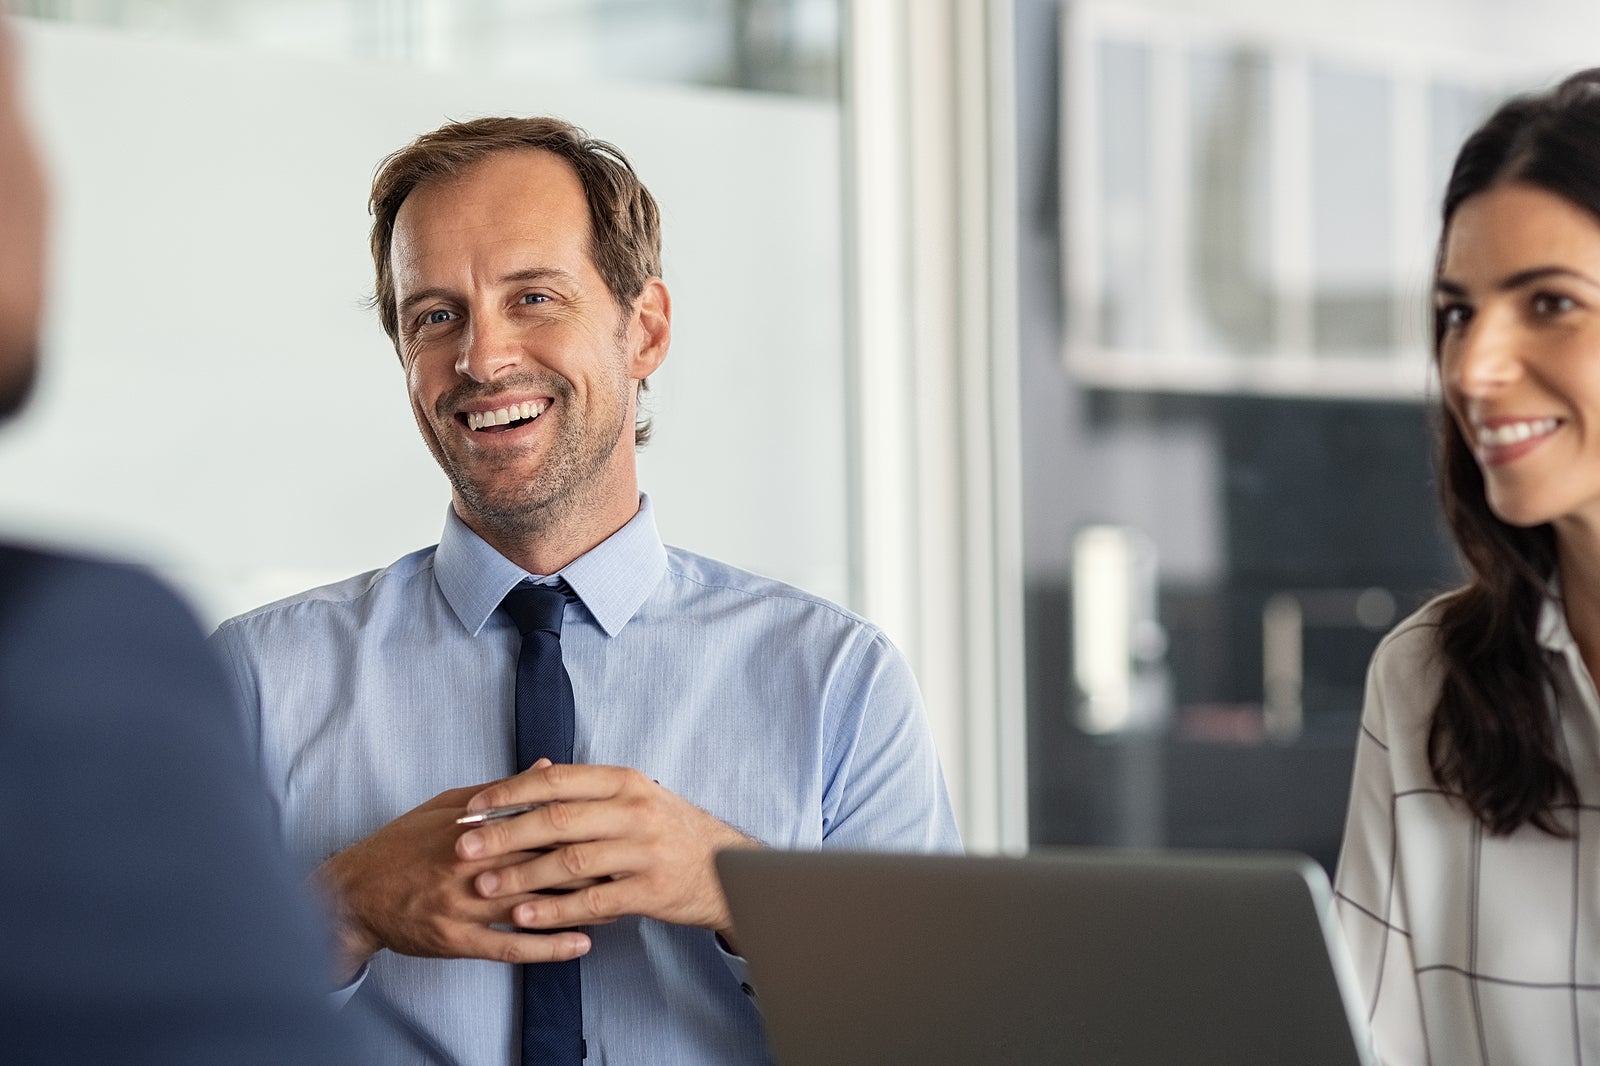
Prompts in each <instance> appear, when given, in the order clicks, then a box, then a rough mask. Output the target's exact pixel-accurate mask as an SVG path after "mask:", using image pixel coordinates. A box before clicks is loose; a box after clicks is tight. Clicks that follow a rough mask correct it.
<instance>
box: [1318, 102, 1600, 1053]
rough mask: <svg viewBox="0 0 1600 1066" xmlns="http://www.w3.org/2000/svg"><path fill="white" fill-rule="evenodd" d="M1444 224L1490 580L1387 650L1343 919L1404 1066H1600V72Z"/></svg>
mask: <svg viewBox="0 0 1600 1066" xmlns="http://www.w3.org/2000/svg"><path fill="white" fill-rule="evenodd" d="M1443 214H1444V218H1443V222H1444V226H1443V232H1442V235H1441V238H1440V245H1439V253H1438V260H1437V268H1436V272H1435V278H1434V294H1435V306H1434V354H1435V358H1436V360H1437V364H1438V370H1439V381H1440V389H1441V398H1440V399H1441V403H1440V410H1439V420H1438V431H1439V442H1440V471H1439V479H1440V491H1441V494H1442V497H1443V503H1444V510H1445V516H1446V518H1447V519H1448V521H1449V524H1450V528H1451V531H1452V533H1453V534H1454V537H1455V540H1456V544H1457V546H1458V547H1459V549H1460V551H1461V555H1462V558H1463V559H1464V561H1465V563H1466V566H1467V569H1468V574H1469V581H1468V584H1467V585H1466V586H1465V587H1464V588H1461V589H1458V590H1456V591H1455V592H1452V593H1449V594H1448V595H1445V596H1442V597H1440V598H1439V599H1437V600H1435V601H1433V602H1432V603H1430V604H1428V605H1427V606H1426V607H1424V608H1423V609H1422V610H1421V611H1420V612H1418V613H1417V614H1416V615H1414V616H1413V617H1411V618H1409V619H1407V620H1406V621H1404V622H1402V623H1401V624H1400V625H1399V627H1398V628H1396V629H1395V630H1394V632H1392V633H1390V634H1389V635H1388V636H1387V637H1386V638H1385V639H1384V641H1383V643H1382V644H1380V645H1379V647H1378V650H1377V652H1376V653H1375V655H1374V657H1373V662H1372V667H1371V671H1370V673H1369V675H1368V681H1367V697H1366V706H1365V708H1364V710H1363V714H1362V726H1361V735H1360V740H1359V745H1358V747H1357V752H1356V766H1355V780H1354V784H1353V788H1352V794H1351V799H1350V813H1349V820H1348V823H1347V827H1346V832H1345V841H1344V847H1343V852H1342V854H1341V857H1340V861H1339V870H1338V876H1337V879H1336V890H1337V897H1338V912H1339V917H1340V921H1341V923H1342V925H1343V927H1344V930H1345V934H1346V938H1347V940H1348V942H1349V944H1350V947H1351V949H1352V955H1353V957H1354V961H1355V963H1356V968H1357V971H1358V973H1359V975H1360V978H1361V980H1362V983H1363V987H1364V992H1365V995H1366V997H1367V1006H1368V1010H1369V1012H1370V1016H1371V1020H1372V1023H1373V1028H1374V1033H1375V1036H1376V1039H1377V1044H1378V1052H1379V1055H1380V1057H1381V1058H1382V1059H1383V1060H1384V1061H1385V1062H1387V1063H1390V1064H1391V1066H1392V1064H1397V1063H1428V1062H1432V1063H1436V1064H1444V1063H1449V1064H1452V1066H1454V1064H1458V1063H1489V1062H1505V1063H1539V1064H1541V1066H1564V1064H1573V1066H1576V1064H1577V1063H1581V1062H1589V1063H1594V1062H1600V861H1597V854H1600V853H1597V852H1596V840H1597V839H1600V836H1597V834H1600V703H1597V701H1596V696H1595V678H1596V677H1600V70H1591V71H1586V72H1583V73H1581V74H1577V75H1574V76H1573V77H1571V78H1569V79H1567V80H1566V81H1565V82H1563V83H1562V84H1561V85H1560V86H1558V87H1557V88H1555V89H1553V90H1551V91H1549V92H1545V93H1541V94H1538V95H1529V96H1522V97H1518V98H1515V99H1512V100H1510V101H1508V102H1507V103H1505V104H1504V105H1502V106H1501V107H1500V109H1499V110H1497V111H1496V112H1495V113H1494V114H1493V115H1492V116H1491V117H1490V118H1489V119H1488V120H1487V121H1486V122H1485V123H1484V124H1483V125H1482V126H1481V127H1480V128H1479V129H1478V130H1477V132H1475V133H1473V134H1472V136H1471V137H1469V138H1468V139H1467V141H1466V143H1465V145H1464V146H1463V147H1462V149H1461V152H1460V155H1459V156H1458V157H1457V159H1456V164H1455V168H1454V171H1453V172H1452V174H1451V177H1450V182H1449V186H1448V187H1447V189H1446V191H1445V196H1444V212H1443Z"/></svg>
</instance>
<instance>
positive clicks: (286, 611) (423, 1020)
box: [212, 496, 960, 1066]
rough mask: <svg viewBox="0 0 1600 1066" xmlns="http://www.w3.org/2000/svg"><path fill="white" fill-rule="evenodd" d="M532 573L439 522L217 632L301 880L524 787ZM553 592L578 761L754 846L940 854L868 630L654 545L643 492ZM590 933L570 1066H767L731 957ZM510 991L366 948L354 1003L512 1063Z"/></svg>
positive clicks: (674, 933) (452, 1046)
mask: <svg viewBox="0 0 1600 1066" xmlns="http://www.w3.org/2000/svg"><path fill="white" fill-rule="evenodd" d="M530 576H534V577H538V575H528V574H526V573H525V572H524V571H522V570H521V569H519V568H518V567H517V566H516V565H515V564H514V563H512V562H510V561H509V560H507V559H506V558H505V557H503V556H501V555H500V554H499V553H498V552H496V551H495V550H494V549H493V548H491V547H490V546H489V545H488V544H486V543H485V542H484V541H483V540H482V539H480V538H479V537H478V536H477V535H476V534H474V533H473V532H472V531H471V530H470V529H468V528H467V527H466V525H465V524H464V523H462V522H461V520H460V519H459V518H458V517H456V515H455V514H454V512H451V513H450V514H449V515H448V516H447V518H446V521H445V528H444V533H443V535H442V536H441V537H440V540H439V544H438V546H437V547H435V548H427V549H424V550H422V551H418V552H414V553H412V554H410V555H407V556H405V557H404V558H402V559H400V560H398V561H397V562H395V563H394V564H393V565H392V566H389V567H387V568H386V569H383V570H378V571H373V572H371V573H367V574H362V575H360V576H358V577H354V578H350V579H348V580H346V581H342V582H339V583H338V584H334V585H327V586H324V587H322V588H319V589H313V590H311V591H309V592H305V593H302V594H300V595H298V596H294V597H291V598H289V599H286V600H281V601H279V602H277V603H273V604H269V605H267V606H265V607H261V608H258V609H257V610H254V611H251V612H249V613H248V614H244V615H241V616H239V617H237V618H234V619H231V620H229V621H227V622H224V623H223V624H222V626H221V627H220V628H219V629H218V630H217V632H216V634H215V635H214V637H213V638H212V640H213V643H214V645H215V646H216V647H217V649H218V650H219V652H220V653H221V655H222V657H223V660H224V662H225V663H226V664H227V666H228V667H229V668H231V676H232V678H233V679H234V681H235V682H236V683H237V686H238V690H239V695H240V698H241V701H242V704H243V706H244V707H245V708H246V710H247V715H246V717H247V727H248V729H249V730H250V731H251V734H252V739H253V740H254V743H255V744H256V747H257V750H258V752H259V757H260V760H261V763H262V767H263V769H264V771H265V774H266V776H267V779H268V782H269V784H270V785H271V787H272V789H273V790H274V792H275V794H276V797H277V800H278V803H279V805H280V809H281V813H282V818H283V822H284V827H285V832H286V835H287V838H288V841H289V844H290V847H291V849H292V851H293V852H294V854H295V856H296V857H297V859H298V860H299V861H300V862H301V863H303V865H304V866H305V868H306V869H307V870H308V871H309V870H310V869H311V868H313V867H315V866H316V865H317V864H318V863H320V862H321V861H322V860H323V859H324V858H326V857H327V856H328V855H330V854H332V853H333V852H335V851H338V850H340V849H342V848H344V847H346V846H348V845H349V844H351V843H353V842H355V841H357V840H359V839H361V838H363V837H365V836H367V835H368V834H370V833H372V832H373V831H374V830H376V829H377V828H378V827H379V826H381V825H383V824H384V823H385V822H388V821H389V820H391V819H393V818H395V817H396V816H398V815H400V814H402V813H404V812H405V811H407V810H410V809H411V808H412V807H415V806H416V805H417V804H419V803H422V802H424V801H425V800H427V799H429V798H431V797H432V796H434V795H437V794H438V793H440V792H442V791H444V790H446V789H450V788H456V787H459V786H463V785H473V784H478V783H482V782H488V781H491V780H494V779H497V778H501V777H505V776H507V775H509V774H511V773H513V772H515V771H516V770H518V769H519V767H517V766H515V765H513V762H514V755H513V753H514V736H513V733H514V728H515V725H514V714H513V706H514V702H515V687H516V661H517V650H518V646H519V639H518V635H517V631H516V629H515V627H513V626H512V624H511V622H510V620H509V619H508V618H507V617H506V616H505V614H504V613H503V612H500V611H498V610H497V607H498V606H499V603H500V600H501V599H502V598H503V597H504V596H505V594H506V593H507V592H508V591H510V589H511V588H512V587H513V586H515V585H516V584H517V583H518V582H520V581H522V580H524V579H525V578H527V577H530ZM560 576H562V577H563V578H565V579H566V581H567V583H568V584H569V585H570V586H571V587H572V589H573V591H574V592H576V594H577V596H578V598H579V600H580V601H581V602H579V603H575V604H569V605H568V606H567V610H566V617H565V621H564V623H563V630H562V638H561V643H562V654H563V659H564V661H565V663H566V666H567V670H568V672H569V673H570V674H571V676H572V688H573V693H574V697H575V699H576V703H577V720H576V726H577V740H576V751H575V760H576V761H577V762H581V763H594V764H609V765H618V766H630V767H634V768H636V769H639V770H641V771H643V772H644V773H645V774H646V775H648V776H650V777H652V778H655V779H657V780H659V781H660V782H661V783H662V784H663V785H664V786H666V787H667V788H670V789H672V790H673V791H674V792H676V793H678V794H679V795H680V796H683V797H684V798H686V799H688V800H689V801H690V802H691V803H694V804H695V805H697V806H699V807H701V808H702V809H704V810H706V811H709V812H710V813H711V814H713V815H715V816H716V817H718V818H720V819H722V820H723V821H725V822H727V823H728V824H730V825H732V826H735V827H737V828H738V829H740V830H742V831H744V832H745V833H747V834H749V835H750V836H753V837H755V838H756V839H758V840H760V841H762V842H763V843H765V844H768V845H771V846H774V847H782V848H823V847H826V848H844V849H857V850H861V849H875V850H903V851H930V850H957V849H959V847H960V842H959V839H958V837H957V833H956V828H955V821H954V818H953V816H952V813H951V809H950V803H949V799H948V797H947V795H946V792H945V786H944V779H943V776H942V774H941V771H940V768H939V761H938V756H937V754H936V753H935V751H934V746H933V739H932V735H931V733H930V731H929V728H928V724H927V720H926V716H925V714H924V712H923V709H922V702H921V697H920V695H919V694H918V691H917V687H916V682H915V680H914V679H913V678H912V676H911V672H910V670H909V668H908V667H907V665H906V663H905V660H904V659H903V658H902V657H901V656H900V654H899V653H898V652H897V651H896V650H895V648H894V647H893V646H892V645H891V644H890V643H889V641H888V639H887V638H886V637H885V636H884V635H883V633H882V632H881V631H879V630H878V629H877V628H875V627H874V626H872V625H871V624H869V623H867V622H865V621H863V620H862V619H861V618H859V617H857V616H856V615H853V614H851V613H850V612H848V611H845V610H843V609H842V608H840V607H837V606H835V605H834V604H831V603H828V602H827V601H825V600H822V599H819V598H817V597H815V596H811V595H808V594H807V593H804V592H801V591H799V590H797V589H794V588H792V587H790V586H787V585H784V584H781V583H779V582H776V581H771V580H768V579H765V578H761V577H757V576H755V575H753V574H750V573H747V572H745V571H742V570H738V569H735V568H733V567H730V566H726V565H723V564H721V563H718V562H714V561H712V560H710V559H706V558H703V557H701V556H698V555H693V554H691V553H689V552H685V551H681V550H679V549H676V548H667V547H664V546H663V545H662V543H661V539H660V536H659V535H658V534H657V532H656V528H655V520H654V518H653V517H652V514H651V508H650V501H649V498H648V497H646V496H641V497H640V507H639V511H638V513H637V514H636V515H635V516H634V518H633V519H632V520H631V521H629V522H628V524H627V525H625V526H624V527H623V528H622V529H620V530H619V531H617V532H616V533H615V534H613V535H612V536H611V537H610V538H609V539H607V540H606V541H604V542H603V543H602V544H600V545H598V546H597V547H595V548H594V549H593V550H591V551H590V552H588V553H587V554H585V555H583V556H582V557H580V558H579V559H576V560H574V561H573V562H572V563H571V564H570V565H569V566H567V567H566V568H565V569H564V570H562V571H561V575H560ZM591 936H592V938H593V948H592V949H591V951H590V953H589V954H588V955H587V956H585V957H584V958H583V960H582V963H581V966H582V976H583V1016H584V1033H585V1038H586V1040H587V1044H588V1051H589V1057H588V1059H587V1061H586V1064H585V1066H606V1064H616V1066H621V1064H628V1066H633V1064H638V1063H667V1064H670V1063H685V1064H697V1066H698V1064H702V1063H705V1064H714V1063H751V1062H762V1061H765V1060H766V1059H767V1051H766V1049H765V1045H764V1040H763V1036H762V1032H761V1026H760V1018H759V1015H758V1013H757V1010H756V1005H755V1004H754V1003H753V1002H752V1001H751V998H750V996H749V995H748V994H747V993H746V992H745V991H744V990H743V989H742V988H741V977H740V975H741V972H742V960H738V959H735V958H734V957H732V956H729V955H727V954H726V953H724V952H723V951H721V950H720V949H719V948H718V946H717V943H716V939H715V937H714V936H713V935H712V934H711V933H710V932H709V931H707V930H703V929H695V928H689V927H685V926H675V925H669V924H666V923H663V922H657V921H652V920H648V919H642V918H626V919H623V920H621V921H618V922H616V923H613V924H610V925H602V926H597V927H595V928H593V929H592V930H591ZM516 989H517V984H516V980H515V973H514V970H513V968H512V967H510V966H508V965H505V964H503V963H495V962H486V961H479V960H464V959H418V958H411V957H408V956H402V955H397V954H395V953H393V952H388V951H383V952H379V954H378V955H377V956H376V957H375V958H374V959H373V961H372V963H371V966H370V969H369V972H368V975H367V977H366V983H365V985H363V987H362V989H361V992H360V993H358V994H361V995H372V994H377V995H381V996H382V997H383V998H384V999H385V1000H387V1001H388V1003H389V1004H391V1005H392V1006H393V1007H394V1008H396V1009H398V1010H399V1011H400V1012H401V1013H402V1014H404V1015H405V1016H406V1017H407V1018H408V1019H410V1021H411V1023H412V1024H413V1025H415V1026H416V1027H417V1028H419V1029H421V1030H422V1031H423V1032H425V1033H426V1034H428V1035H429V1036H430V1037H431V1038H432V1039H433V1040H435V1041H437V1042H438V1044H439V1045H440V1046H442V1047H443V1048H446V1049H448V1050H449V1052H450V1053H451V1054H452V1055H453V1056H454V1057H455V1058H456V1059H457V1061H458V1062H459V1063H460V1064H461V1066H507V1064H515V1063H516V1062H517V1060H518V1057H519V1052H518V1037H517V1033H516V1025H517V1019H518V1014H519V1007H518V1003H517V992H516ZM386 1061H390V1062H395V1063H401V1062H408V1061H425V1060H424V1059H420V1058H416V1057H412V1058H407V1057H406V1056H405V1054H404V1053H402V1052H401V1051H400V1050H399V1049H396V1050H395V1051H394V1053H393V1056H392V1057H390V1058H388V1059H387V1060H386Z"/></svg>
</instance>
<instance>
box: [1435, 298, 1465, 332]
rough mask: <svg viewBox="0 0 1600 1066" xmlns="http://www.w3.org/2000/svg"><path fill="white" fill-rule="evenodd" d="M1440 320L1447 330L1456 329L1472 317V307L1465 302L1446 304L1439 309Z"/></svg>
mask: <svg viewBox="0 0 1600 1066" xmlns="http://www.w3.org/2000/svg"><path fill="white" fill-rule="evenodd" d="M1439 318H1440V321H1442V322H1443V323H1444V328H1445V329H1447V330H1457V329H1460V328H1461V327H1462V326H1464V325H1466V324H1467V322H1468V321H1470V320H1471V318H1472V308H1470V307H1468V306H1467V305H1466V304H1446V305H1445V306H1444V307H1441V308H1440V309H1439Z"/></svg>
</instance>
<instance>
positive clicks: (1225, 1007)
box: [717, 849, 1375, 1066]
mask: <svg viewBox="0 0 1600 1066" xmlns="http://www.w3.org/2000/svg"><path fill="white" fill-rule="evenodd" d="M717 867H718V870H719V872H720V874H721V876H722V883H723V886H724V887H725V889H726V890H727V894H728V901H729V904H730V905H731V907H732V909H733V916H734V926H735V929H736V932H737V938H738V946H739V949H740V950H741V951H742V952H743V953H744V954H745V956H746V957H747V958H748V959H749V961H750V967H751V973H752V977H753V979H754V984H755V988H756V998H757V1002H758V1004H759V1005H760V1007H761V1011H762V1015H763V1017H764V1018H765V1020H766V1024H767V1032H768V1036H769V1039H770V1041H771V1045H772V1049H773V1052H774V1054H775V1055H776V1057H777V1060H778V1062H779V1064H780V1066H809V1064H818V1066H822V1064H827V1066H844V1064H851V1063H864V1064H866V1063H870V1064H872V1066H882V1064H886V1063H914V1064H917V1066H925V1064H929V1066H939V1064H945V1063H951V1064H955V1063H961V1064H967V1063H983V1064H987V1063H1008V1064H1009V1063H1024V1064H1026V1063H1083V1064H1085V1066H1167V1064H1181V1066H1210V1064H1217V1066H1224V1064H1225V1066H1253V1064H1258V1063H1259V1064H1273V1066H1278V1064H1283V1066H1365V1064H1369V1063H1371V1062H1373V1061H1375V1060H1374V1059H1373V1058H1372V1056H1371V1052H1370V1050H1369V1049H1370V1041H1369V1039H1368V1037H1367V1034H1366V1032H1365V1029H1364V1026H1363V1023H1362V1019H1363V1018H1364V1016H1365V1015H1364V1012H1363V1011H1362V1009H1361V1007H1360V1004H1359V1002H1358V999H1357V997H1356V995H1355V993H1354V990H1353V988H1352V987H1351V985H1350V983H1349V980H1348V965H1347V963H1346V961H1345V958H1344V954H1343V942H1342V941H1341V940H1340V938H1339V934H1338V930H1337V928H1336V927H1335V926H1334V924H1333V917H1332V906H1331V894H1330V891H1329V887H1328V881H1327V877H1326V876H1325V875H1324V874H1323V872H1322V870H1321V868H1320V867H1318V866H1317V865H1316V864H1315V863H1313V862H1312V861H1311V860H1310V859H1308V858H1306V857H1304V856H1300V855H1289V854H1212V853H1200V852H1171V851H1168V852H1125V851H1111V850H1099V849H1093V850H1060V851H1045V852H1035V853H1033V854H1031V855H1029V856H1028V857H1026V858H975V857H963V856H930V855H898V856H897V855H865V854H838V853H818V852H780V851H732V852H725V853H724V854H722V855H721V856H719V857H718V859H717Z"/></svg>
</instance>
